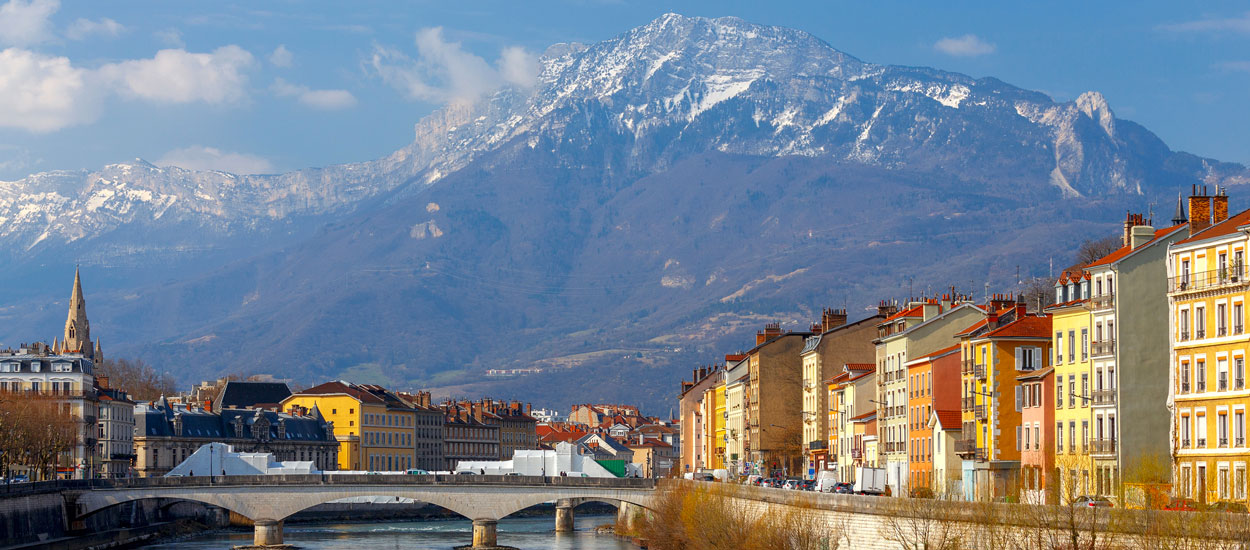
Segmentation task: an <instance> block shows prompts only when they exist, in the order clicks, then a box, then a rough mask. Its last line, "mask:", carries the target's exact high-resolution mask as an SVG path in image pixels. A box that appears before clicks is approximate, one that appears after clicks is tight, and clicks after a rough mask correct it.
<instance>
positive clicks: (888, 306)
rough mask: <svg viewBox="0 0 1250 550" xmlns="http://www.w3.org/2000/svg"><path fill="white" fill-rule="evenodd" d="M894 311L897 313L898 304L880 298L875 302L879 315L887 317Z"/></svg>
mask: <svg viewBox="0 0 1250 550" xmlns="http://www.w3.org/2000/svg"><path fill="white" fill-rule="evenodd" d="M895 313H898V305H896V304H894V303H893V302H887V301H885V300H881V303H880V304H877V315H880V316H882V317H889V316H891V315H894V314H895Z"/></svg>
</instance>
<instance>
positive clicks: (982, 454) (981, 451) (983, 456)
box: [975, 447, 990, 462]
mask: <svg viewBox="0 0 1250 550" xmlns="http://www.w3.org/2000/svg"><path fill="white" fill-rule="evenodd" d="M975 456H976V459H977V460H978V461H980V462H985V461H986V460H989V456H990V450H989V449H986V448H985V447H977V452H976V455H975Z"/></svg>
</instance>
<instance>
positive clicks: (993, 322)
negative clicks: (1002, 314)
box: [985, 307, 998, 330]
mask: <svg viewBox="0 0 1250 550" xmlns="http://www.w3.org/2000/svg"><path fill="white" fill-rule="evenodd" d="M985 326H986V327H988V328H989V329H990V330H994V329H996V328H998V309H996V308H993V307H991V308H990V311H989V313H986V314H985Z"/></svg>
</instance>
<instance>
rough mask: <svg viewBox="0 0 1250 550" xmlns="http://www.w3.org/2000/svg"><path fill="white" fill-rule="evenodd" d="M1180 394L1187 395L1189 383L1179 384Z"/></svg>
mask: <svg viewBox="0 0 1250 550" xmlns="http://www.w3.org/2000/svg"><path fill="white" fill-rule="evenodd" d="M1181 393H1189V382H1181Z"/></svg>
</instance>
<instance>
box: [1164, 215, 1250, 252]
mask: <svg viewBox="0 0 1250 550" xmlns="http://www.w3.org/2000/svg"><path fill="white" fill-rule="evenodd" d="M1247 223H1250V210H1242V211H1241V212H1238V213H1237V214H1234V215H1232V216H1229V218H1228V219H1227V220H1224V221H1222V222H1220V223H1217V224H1215V225H1212V226H1211V227H1208V228H1206V229H1203V230H1202V231H1199V232H1197V233H1195V234H1193V235H1190V236H1189V237H1187V238H1185V239H1181V240H1179V241H1177V242H1176V244H1189V243H1192V242H1197V241H1205V240H1207V239H1214V238H1216V237H1223V236H1225V235H1232V234H1233V233H1236V232H1237V231H1238V229H1237V228H1239V227H1241V226H1243V225H1246V224H1247ZM1177 227H1180V226H1177Z"/></svg>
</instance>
